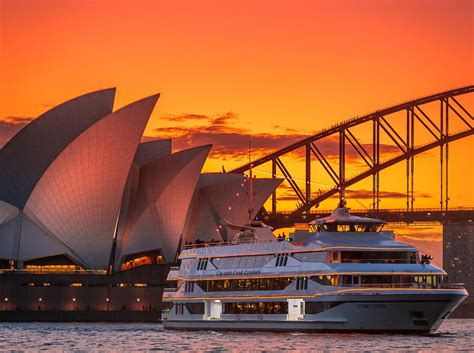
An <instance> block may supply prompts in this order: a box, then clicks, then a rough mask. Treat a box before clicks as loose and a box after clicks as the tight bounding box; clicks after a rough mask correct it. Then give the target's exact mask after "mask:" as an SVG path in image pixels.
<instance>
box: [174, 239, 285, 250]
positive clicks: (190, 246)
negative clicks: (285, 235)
mask: <svg viewBox="0 0 474 353" xmlns="http://www.w3.org/2000/svg"><path fill="white" fill-rule="evenodd" d="M278 241H279V240H278V238H277V237H275V240H273V239H272V240H261V239H255V240H249V241H244V242H242V241H240V242H239V241H220V242H219V241H215V242H202V243H201V242H199V243H191V244H189V243H188V244H184V245H183V249H184V250H187V249H195V248H206V247H212V246H230V245H242V244H264V243H277V242H278Z"/></svg>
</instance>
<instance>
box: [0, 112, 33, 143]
mask: <svg viewBox="0 0 474 353" xmlns="http://www.w3.org/2000/svg"><path fill="white" fill-rule="evenodd" d="M32 120H33V118H31V117H27V116H7V117H4V118H1V119H0V148H2V147H3V146H4V145H5V144H6V143H7V142H8V141H9V140H10V139H11V138H12V137H13V136H15V134H16V133H18V131H20V130H21V129H22V128H23V127H24V126H25V125H27V124H28V123H29V122H31V121H32Z"/></svg>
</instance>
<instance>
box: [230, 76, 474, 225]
mask: <svg viewBox="0 0 474 353" xmlns="http://www.w3.org/2000/svg"><path fill="white" fill-rule="evenodd" d="M473 98H474V86H473V85H470V86H466V87H461V88H457V89H453V90H449V91H445V92H441V93H436V94H432V95H429V96H426V97H422V98H417V99H413V100H411V101H408V102H405V103H401V104H398V105H394V106H391V107H388V108H384V109H380V110H376V111H374V112H372V113H370V114H367V115H364V116H360V117H355V118H352V119H348V120H345V121H342V122H341V123H339V124H337V125H333V126H331V127H329V128H327V129H323V130H321V131H320V132H319V133H317V134H315V135H313V136H310V137H308V138H305V139H303V140H301V141H298V142H296V143H293V144H291V145H289V146H286V147H284V148H281V149H280V150H278V151H275V152H273V153H271V154H269V155H266V156H264V157H261V158H259V159H257V160H254V161H252V162H251V163H252V165H251V166H250V164H246V165H243V166H241V167H239V168H236V169H234V170H232V171H231V172H232V173H245V172H248V171H249V169H250V167H252V168H253V170H256V169H257V170H258V168H260V167H261V166H267V168H268V169H270V168H271V172H268V173H267V174H269V175H271V177H273V178H277V177H282V178H284V179H285V181H286V182H287V184H288V185H289V190H291V192H292V193H293V195H294V198H295V199H296V200H297V201H298V202H297V206H296V207H295V209H293V210H292V211H285V212H282V211H279V210H277V204H278V194H277V192H274V193H273V195H272V200H271V201H272V202H271V209H268V210H266V209H263V210H262V211H261V215H260V216H261V217H262V218H263V219H264V220H265V222H266V223H268V224H270V225H272V226H274V227H276V228H281V227H288V226H292V225H293V224H295V223H299V222H308V220H310V219H314V217H315V216H323V215H326V214H327V211H322V210H319V209H318V206H319V205H320V203H321V202H322V201H324V200H327V199H329V198H331V197H336V196H338V195H339V197H340V198H342V197H344V196H345V193H348V190H349V188H350V187H351V186H353V185H354V184H356V183H358V182H360V181H363V180H366V179H368V178H369V180H370V179H371V182H372V188H371V199H372V203H371V205H370V207H366V208H365V209H361V210H354V211H355V212H354V213H355V214H360V215H371V216H376V217H379V218H381V219H384V220H387V221H390V222H404V223H420V222H421V223H424V222H429V223H431V222H438V223H443V224H444V223H447V222H472V220H474V208H468V207H463V208H450V207H449V200H450V198H449V169H450V168H449V157H450V150H449V146H450V143H452V142H454V141H457V140H461V139H466V138H469V137H470V136H472V134H473V133H474V128H473V127H474V116H473V115H472V114H473V112H472V108H469V107H468V105H467V104H466V102H472V101H473ZM471 105H472V104H471ZM361 132H363V133H361ZM368 132H369V134H368ZM362 135H363V136H362ZM368 135H370V141H367V140H368V138H367V136H368ZM422 136H423V137H422ZM327 138H330V139H332V141H337V145H338V151H337V156H335V157H336V158H333V160H337V163H336V165H335V164H334V163H331V161H330V160H329V159H328V158H327V156H326V155H325V153H324V152H323V150H322V147H321V145H322V142H323V141H324V140H325V139H327ZM382 141H384V142H385V141H388V142H389V143H390V144H391V145H392V146H393V148H392V149H391V152H390V153H389V154H388V157H386V156H385V155H383V149H384V146H387V144H386V143H384V142H382ZM435 149H437V150H439V159H438V162H437V163H436V164H437V165H433V166H431V167H430V169H432V170H433V171H435V170H437V171H438V172H433V175H435V174H436V173H439V184H438V190H437V192H439V195H440V199H439V204H436V205H433V207H432V208H430V209H418V208H415V207H414V202H415V187H414V180H415V165H416V164H415V156H417V155H420V154H422V153H425V152H427V151H430V150H435ZM295 153H299V155H302V156H303V160H304V171H305V178H304V179H302V180H300V179H295V178H293V176H292V174H291V173H290V169H291V168H290V167H289V166H288V165H287V164H286V163H284V157H285V156H290V155H295ZM349 153H351V157H354V156H355V157H357V158H358V159H359V161H360V163H361V164H362V165H363V168H362V169H361V168H358V170H362V171H361V172H359V173H357V174H356V175H349V173H346V172H347V171H348V169H349V168H348V166H347V165H348V154H349ZM466 153H469V152H468V151H466ZM315 163H318V164H319V165H320V166H321V167H322V168H320V169H321V170H322V171H323V173H324V174H325V175H326V178H328V179H329V180H331V183H332V184H331V185H325V186H326V188H325V190H321V188H318V190H312V189H311V187H312V186H314V185H318V183H315V182H313V181H312V180H311V179H312V176H313V178H314V173H313V174H312V170H311V169H312V167H313V168H314V166H315ZM399 163H404V164H405V176H404V178H403V182H404V189H405V190H404V194H405V197H406V207H404V208H403V209H390V210H389V209H382V208H380V201H381V195H380V180H381V177H380V174H381V171H383V170H386V169H389V168H391V167H393V166H395V165H396V164H399ZM438 163H439V164H438ZM467 183H468V185H467V187H472V186H471V182H470V181H467ZM301 185H302V186H301ZM319 185H321V184H319ZM349 195H350V194H349ZM311 209H313V210H311Z"/></svg>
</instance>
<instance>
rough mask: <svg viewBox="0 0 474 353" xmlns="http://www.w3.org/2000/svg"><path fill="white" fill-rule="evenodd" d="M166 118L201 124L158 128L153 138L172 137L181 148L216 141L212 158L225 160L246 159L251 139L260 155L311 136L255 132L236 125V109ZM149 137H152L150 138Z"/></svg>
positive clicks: (174, 144) (254, 154) (166, 118)
mask: <svg viewBox="0 0 474 353" xmlns="http://www.w3.org/2000/svg"><path fill="white" fill-rule="evenodd" d="M164 119H165V120H167V121H170V122H182V123H186V122H196V121H197V122H199V123H200V124H198V125H191V126H184V125H177V126H169V127H161V128H157V129H155V130H154V131H153V138H156V137H158V138H172V139H173V146H174V147H175V148H177V149H179V150H181V149H186V148H191V147H193V146H197V145H205V144H213V148H212V151H211V158H216V159H222V160H226V159H232V160H246V159H247V149H248V142H249V140H251V142H252V154H253V156H254V158H258V157H260V156H264V155H266V154H269V153H271V152H273V151H274V150H277V149H279V148H282V147H285V146H287V145H289V144H292V143H294V142H297V141H299V140H301V139H303V138H305V137H307V135H304V134H299V133H288V134H271V133H253V132H251V131H250V130H248V129H245V128H242V127H238V126H236V124H237V121H236V120H237V115H235V114H234V113H233V112H227V113H225V114H221V115H218V116H205V115H196V114H184V115H180V116H166V117H164ZM149 138H151V136H147V137H146V139H149Z"/></svg>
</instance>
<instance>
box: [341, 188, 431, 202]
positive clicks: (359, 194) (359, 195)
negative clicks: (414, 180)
mask: <svg viewBox="0 0 474 353" xmlns="http://www.w3.org/2000/svg"><path fill="white" fill-rule="evenodd" d="M346 193H347V196H348V197H353V198H355V199H363V200H368V199H372V197H373V194H372V190H366V189H359V190H350V189H349V190H346ZM379 197H380V198H382V199H405V198H406V197H407V195H406V194H405V193H403V192H398V191H383V190H380V191H379ZM415 197H416V198H425V199H429V198H432V197H433V196H432V195H430V194H426V193H416V194H415Z"/></svg>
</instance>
